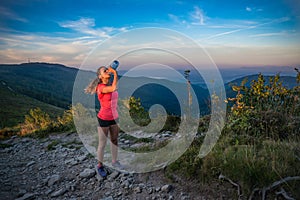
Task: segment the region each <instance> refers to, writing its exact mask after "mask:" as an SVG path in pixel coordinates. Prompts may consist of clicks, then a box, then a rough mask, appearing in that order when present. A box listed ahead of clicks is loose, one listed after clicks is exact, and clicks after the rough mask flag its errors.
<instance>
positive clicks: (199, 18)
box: [190, 6, 205, 25]
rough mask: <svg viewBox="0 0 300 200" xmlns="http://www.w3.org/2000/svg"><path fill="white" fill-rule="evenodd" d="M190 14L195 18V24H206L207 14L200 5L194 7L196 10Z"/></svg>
mask: <svg viewBox="0 0 300 200" xmlns="http://www.w3.org/2000/svg"><path fill="white" fill-rule="evenodd" d="M190 16H191V17H192V19H193V20H194V23H193V24H195V25H205V22H204V18H205V15H204V13H203V11H202V10H201V9H200V8H199V7H198V6H195V7H194V11H193V12H191V14H190Z"/></svg>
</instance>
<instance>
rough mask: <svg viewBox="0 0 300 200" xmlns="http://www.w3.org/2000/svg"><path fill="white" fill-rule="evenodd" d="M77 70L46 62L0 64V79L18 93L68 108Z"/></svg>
mask: <svg viewBox="0 0 300 200" xmlns="http://www.w3.org/2000/svg"><path fill="white" fill-rule="evenodd" d="M77 71H78V70H77V69H75V68H70V67H66V66H64V65H60V64H48V63H24V64H19V65H18V64H16V65H0V81H4V82H5V83H6V84H7V85H8V86H9V87H11V88H12V89H13V90H14V91H16V92H18V93H21V94H25V95H27V96H30V97H32V98H35V99H38V100H40V101H43V102H46V103H49V104H52V105H55V106H58V107H62V108H68V106H69V105H70V104H71V100H72V88H73V83H74V80H75V77H76V74H77Z"/></svg>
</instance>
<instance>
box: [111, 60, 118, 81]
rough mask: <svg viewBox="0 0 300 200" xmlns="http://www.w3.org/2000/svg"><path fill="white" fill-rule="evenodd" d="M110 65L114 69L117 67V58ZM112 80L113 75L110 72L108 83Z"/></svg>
mask: <svg viewBox="0 0 300 200" xmlns="http://www.w3.org/2000/svg"><path fill="white" fill-rule="evenodd" d="M110 67H111V68H113V69H114V70H116V69H117V68H118V67H119V61H117V60H114V61H113V62H112V63H111V64H110ZM113 80H114V75H113V74H111V77H110V80H109V81H110V83H112V81H113Z"/></svg>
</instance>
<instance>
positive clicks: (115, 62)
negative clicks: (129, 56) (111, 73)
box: [110, 60, 119, 70]
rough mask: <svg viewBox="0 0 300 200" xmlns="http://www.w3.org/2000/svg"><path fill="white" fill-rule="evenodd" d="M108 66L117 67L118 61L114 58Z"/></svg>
mask: <svg viewBox="0 0 300 200" xmlns="http://www.w3.org/2000/svg"><path fill="white" fill-rule="evenodd" d="M110 67H111V68H113V69H114V70H116V69H117V68H118V67H119V61H117V60H114V62H112V63H111V64H110Z"/></svg>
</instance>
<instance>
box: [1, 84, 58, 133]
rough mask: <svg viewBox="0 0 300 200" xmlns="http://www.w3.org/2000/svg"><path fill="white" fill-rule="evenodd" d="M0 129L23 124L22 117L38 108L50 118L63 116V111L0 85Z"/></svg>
mask: <svg viewBox="0 0 300 200" xmlns="http://www.w3.org/2000/svg"><path fill="white" fill-rule="evenodd" d="M0 104H1V110H0V123H1V124H0V128H1V129H3V128H5V127H13V126H16V125H18V124H20V123H22V122H24V116H25V115H26V114H28V112H29V110H30V109H33V108H36V107H40V108H41V109H42V110H43V111H45V112H46V113H48V114H49V115H50V117H51V118H56V117H57V116H60V115H62V114H63V112H64V109H62V108H59V107H55V106H52V105H50V104H47V103H44V102H41V101H38V100H36V99H34V98H31V97H28V96H25V95H22V94H19V93H17V92H14V91H13V90H10V89H9V88H8V87H7V86H6V85H3V83H2V82H1V83H0Z"/></svg>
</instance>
